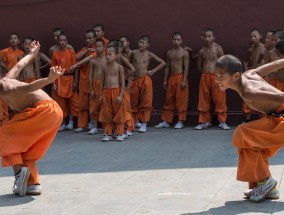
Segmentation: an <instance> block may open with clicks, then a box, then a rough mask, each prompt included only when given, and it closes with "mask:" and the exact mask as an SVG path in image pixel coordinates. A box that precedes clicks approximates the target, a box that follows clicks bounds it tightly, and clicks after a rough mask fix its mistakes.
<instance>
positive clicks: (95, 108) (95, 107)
mask: <svg viewBox="0 0 284 215" xmlns="http://www.w3.org/2000/svg"><path fill="white" fill-rule="evenodd" d="M93 89H94V92H95V95H96V96H95V98H93V97H91V98H90V117H91V119H92V120H95V121H98V120H99V115H100V110H101V103H100V96H101V95H100V80H93Z"/></svg>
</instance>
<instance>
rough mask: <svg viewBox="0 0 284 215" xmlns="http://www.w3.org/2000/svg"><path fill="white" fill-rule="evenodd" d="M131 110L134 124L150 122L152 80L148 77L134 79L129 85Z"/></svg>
mask: <svg viewBox="0 0 284 215" xmlns="http://www.w3.org/2000/svg"><path fill="white" fill-rule="evenodd" d="M130 96H131V109H132V116H133V120H134V123H137V122H138V120H139V118H140V119H141V121H142V122H143V123H147V122H148V121H149V120H150V117H151V112H152V102H153V86H152V79H151V77H150V76H149V75H146V76H143V77H140V78H137V79H135V80H134V81H133V82H132V84H131V95H130Z"/></svg>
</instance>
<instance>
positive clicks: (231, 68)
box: [215, 55, 242, 75]
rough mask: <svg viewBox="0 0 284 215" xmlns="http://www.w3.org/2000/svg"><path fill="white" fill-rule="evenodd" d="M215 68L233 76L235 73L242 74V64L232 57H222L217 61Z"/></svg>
mask: <svg viewBox="0 0 284 215" xmlns="http://www.w3.org/2000/svg"><path fill="white" fill-rule="evenodd" d="M215 68H221V69H226V70H227V72H228V73H229V74H231V75H233V74H235V73H236V72H240V73H241V72H242V63H241V61H240V60H239V59H238V58H237V57H235V56H233V55H224V56H222V57H220V58H219V59H218V60H217V62H216V64H215Z"/></svg>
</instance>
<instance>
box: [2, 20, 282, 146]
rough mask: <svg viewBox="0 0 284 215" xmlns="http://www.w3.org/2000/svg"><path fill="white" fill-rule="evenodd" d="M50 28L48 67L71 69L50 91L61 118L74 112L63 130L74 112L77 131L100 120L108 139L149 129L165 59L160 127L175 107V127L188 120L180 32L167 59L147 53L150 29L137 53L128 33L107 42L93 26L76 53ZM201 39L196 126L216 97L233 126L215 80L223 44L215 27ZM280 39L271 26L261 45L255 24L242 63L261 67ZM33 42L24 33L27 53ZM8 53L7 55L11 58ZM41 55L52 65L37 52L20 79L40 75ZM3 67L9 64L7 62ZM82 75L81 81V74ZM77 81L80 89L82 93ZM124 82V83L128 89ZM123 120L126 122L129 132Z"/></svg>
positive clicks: (205, 121)
mask: <svg viewBox="0 0 284 215" xmlns="http://www.w3.org/2000/svg"><path fill="white" fill-rule="evenodd" d="M53 34H54V39H55V42H56V44H55V45H54V46H52V47H51V48H50V55H51V58H52V61H51V65H52V66H61V67H62V68H64V69H65V70H66V71H65V73H64V75H63V76H62V77H60V78H59V79H58V80H57V81H56V82H55V83H54V84H53V91H52V96H53V98H54V99H55V100H56V101H57V102H58V104H59V105H60V107H61V108H62V110H63V113H64V117H65V118H66V117H67V116H68V117H69V123H68V125H66V124H65V120H63V122H62V125H61V127H60V129H59V131H63V130H66V129H73V116H77V117H78V128H77V129H75V132H82V131H86V130H87V129H89V130H90V131H89V134H96V133H98V130H97V124H98V121H100V122H101V123H102V125H103V127H104V129H105V132H104V133H105V136H104V138H103V141H109V140H112V139H113V130H116V132H115V133H116V135H117V140H118V141H122V140H123V139H124V138H126V137H127V136H131V135H132V133H131V131H133V129H134V125H133V122H134V123H135V126H136V127H139V132H141V133H142V132H146V130H147V122H148V121H149V119H150V114H151V111H152V98H153V92H152V90H153V89H152V80H151V76H152V75H153V74H155V73H156V72H157V71H159V70H161V69H162V68H163V67H164V66H165V65H166V69H165V75H164V82H163V86H164V88H165V89H166V90H167V92H166V101H165V105H164V112H163V114H162V120H163V121H162V122H161V123H159V124H158V125H157V126H155V127H156V128H167V127H169V123H171V122H172V121H173V116H174V111H175V110H177V111H178V119H179V121H178V122H177V124H176V125H175V128H176V129H180V128H183V127H184V125H183V121H185V120H186V114H187V104H188V79H187V75H188V67H189V53H188V52H187V51H186V48H184V47H182V42H183V38H182V35H181V33H179V32H176V33H174V34H173V36H172V42H173V45H174V47H173V49H171V50H170V51H168V52H167V63H166V64H165V62H164V61H163V60H162V59H160V58H158V57H157V56H156V55H154V54H153V53H151V52H149V51H148V47H149V45H150V38H149V37H148V36H145V35H144V36H142V37H141V38H140V40H139V43H138V45H139V49H138V50H134V51H132V50H131V49H130V48H129V40H128V38H127V37H126V36H123V37H121V38H120V41H110V43H109V41H108V40H107V39H106V38H105V37H104V28H103V26H102V25H96V26H95V27H94V29H93V30H89V31H86V33H85V39H86V43H87V47H84V48H82V49H81V51H80V52H79V53H77V54H75V52H74V49H73V47H72V46H71V45H69V44H68V42H67V36H66V35H64V34H63V30H62V29H61V28H57V29H54V31H53ZM201 38H202V39H203V41H204V43H205V47H203V48H202V49H201V50H200V52H199V54H198V60H197V65H198V69H199V70H200V71H201V72H202V76H201V80H200V89H199V104H198V110H199V112H200V116H199V123H200V124H199V125H198V126H197V127H195V129H197V130H200V129H205V128H208V127H210V126H212V124H211V117H212V113H211V112H212V109H213V108H212V103H213V105H214V110H215V112H217V113H218V119H219V122H220V124H219V127H220V128H222V129H224V130H228V129H230V128H229V127H228V126H227V124H226V118H227V114H226V111H227V107H226V94H225V92H224V91H221V90H220V89H219V87H218V85H217V84H216V82H215V81H214V66H215V62H216V61H217V59H218V58H219V57H221V56H222V55H223V50H222V47H221V46H220V45H218V44H217V43H215V42H214V40H215V36H214V31H213V30H212V29H209V28H206V29H204V30H203V31H202V34H201ZM281 39H283V32H282V31H274V32H268V33H267V36H266V40H265V42H266V44H265V46H264V45H263V44H261V43H260V40H261V34H260V32H259V30H257V29H253V30H252V31H251V47H250V48H249V56H248V60H246V61H245V66H246V68H256V67H257V66H258V65H261V64H263V63H267V62H271V61H273V60H275V59H277V56H276V55H275V50H274V46H275V44H276V42H277V41H279V40H281ZM32 41H33V39H32V38H25V39H24V41H23V47H24V50H25V53H28V52H29V45H30V43H31V42H32ZM108 43H109V44H108ZM10 44H11V47H10V48H8V51H10V52H12V53H13V54H14V56H17V60H19V59H21V57H23V55H24V54H23V53H22V52H21V51H20V50H19V49H18V47H17V46H18V44H19V37H18V35H17V34H11V36H10ZM6 50H7V49H6ZM6 50H3V51H2V52H1V58H2V59H3V61H4V63H2V64H3V66H1V69H2V70H3V71H2V73H3V72H4V71H5V70H8V69H9V68H10V67H12V66H13V65H14V64H15V63H16V62H17V61H15V59H12V60H11V59H7V58H8V57H6V55H5V51H6ZM6 52H7V51H6ZM11 55H12V54H10V53H9V54H7V56H11ZM10 58H11V57H10ZM151 59H153V60H155V61H157V62H158V63H159V65H158V66H157V67H156V68H154V69H153V70H150V71H149V70H148V66H149V63H150V60H151ZM9 60H10V61H9ZM12 61H14V62H12ZM40 61H42V62H43V64H44V65H42V67H47V66H48V65H49V64H50V60H49V59H48V57H46V56H45V55H44V54H42V53H40V54H39V56H38V58H36V59H35V60H34V61H33V62H31V63H30V65H29V66H28V67H26V72H23V75H24V77H19V79H20V80H22V81H25V82H30V81H32V80H34V79H37V78H38V77H39V76H40V72H39V65H40ZM5 65H8V66H9V67H8V68H6V67H5ZM118 65H120V67H119V66H118ZM120 68H122V71H121V69H120ZM112 70H113V71H112ZM79 73H80V79H79V78H78V77H79ZM122 73H123V75H122ZM118 74H119V75H118ZM282 76H283V75H282ZM282 76H281V73H279V72H275V74H274V75H273V76H272V75H270V76H269V77H266V78H267V80H268V81H269V83H271V84H272V85H273V86H278V87H279V88H281V87H282V90H283V88H284V87H283V85H284V84H283V83H282V82H283V80H282ZM79 80H80V81H79ZM78 85H79V93H77V91H78V89H77V88H78ZM125 86H127V87H126V88H125ZM130 94H131V95H130ZM129 97H130V98H129ZM130 100H131V107H130ZM2 105H3V108H2V109H3V110H2V113H4V115H5V114H6V112H5V104H3V103H2ZM101 105H102V108H101ZM100 110H102V111H100ZM243 110H244V113H245V114H246V116H247V117H246V120H247V121H249V120H250V115H251V113H252V110H251V109H250V108H249V107H248V106H246V105H245V104H244V108H243ZM0 111H1V110H0ZM131 111H132V112H131ZM111 113H112V114H111ZM2 115H3V114H2ZM131 115H132V116H131ZM89 116H90V121H89ZM0 117H1V115H0ZM6 120H7V118H6ZM139 120H140V121H141V123H140V122H139ZM3 122H5V117H3V116H2V123H3ZM124 126H125V127H126V131H125V132H124Z"/></svg>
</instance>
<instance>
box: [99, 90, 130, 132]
mask: <svg viewBox="0 0 284 215" xmlns="http://www.w3.org/2000/svg"><path fill="white" fill-rule="evenodd" d="M119 95H120V88H112V89H106V88H105V89H103V95H102V97H103V100H102V104H101V112H100V116H99V121H100V122H101V123H103V125H104V130H105V131H104V133H105V134H106V135H112V129H113V127H115V129H116V134H117V135H123V134H124V123H125V113H126V111H125V108H124V105H123V102H124V101H122V103H121V104H118V103H116V99H117V97H118V96H119Z"/></svg>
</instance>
